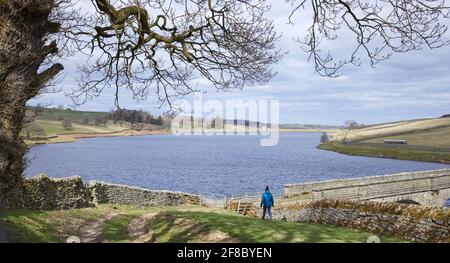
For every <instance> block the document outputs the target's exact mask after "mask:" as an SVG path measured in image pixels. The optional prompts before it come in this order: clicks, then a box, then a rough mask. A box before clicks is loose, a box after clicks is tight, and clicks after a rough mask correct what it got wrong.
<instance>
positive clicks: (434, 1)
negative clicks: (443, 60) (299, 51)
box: [286, 0, 450, 77]
mask: <svg viewBox="0 0 450 263" xmlns="http://www.w3.org/2000/svg"><path fill="white" fill-rule="evenodd" d="M286 1H287V2H291V3H292V5H293V7H294V9H293V10H292V12H291V15H290V16H289V21H290V22H293V20H294V16H295V14H296V13H297V12H298V11H299V10H300V9H308V10H309V11H310V12H311V13H312V23H311V26H310V27H309V28H308V31H307V34H306V36H305V37H304V38H298V39H297V41H298V42H299V43H300V44H301V46H302V48H303V50H304V51H305V52H308V53H309V59H310V60H312V61H313V62H314V64H315V71H316V72H317V73H318V74H320V75H322V76H329V77H336V76H339V69H341V68H342V66H344V65H345V64H353V65H360V64H361V59H360V58H361V57H366V58H367V59H368V60H369V63H370V64H371V65H372V66H374V65H375V64H376V63H378V62H380V61H383V60H386V59H388V58H389V57H391V56H392V54H393V53H402V52H407V51H411V50H417V49H421V48H423V47H424V46H425V47H429V48H439V47H442V46H444V45H447V44H448V43H449V42H448V41H446V40H444V39H443V35H444V34H445V33H446V32H447V29H448V26H447V25H448V22H447V23H446V22H445V21H443V19H447V18H449V12H450V8H449V5H448V3H447V2H448V1H446V0H377V1H374V0H333V1H324V0H286ZM345 33H348V34H350V36H353V37H354V38H355V45H354V46H350V47H348V49H349V54H348V57H347V58H346V59H345V58H344V59H336V58H334V57H333V56H332V55H331V53H330V52H329V51H326V50H325V51H323V50H321V45H323V43H324V42H325V43H326V42H327V41H333V40H336V39H337V38H338V34H341V35H344V34H345Z"/></svg>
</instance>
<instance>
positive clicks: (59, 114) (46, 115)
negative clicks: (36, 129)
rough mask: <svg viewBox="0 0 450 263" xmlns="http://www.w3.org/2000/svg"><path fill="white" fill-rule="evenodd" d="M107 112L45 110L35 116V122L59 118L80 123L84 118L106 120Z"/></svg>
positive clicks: (58, 119) (57, 119)
mask: <svg viewBox="0 0 450 263" xmlns="http://www.w3.org/2000/svg"><path fill="white" fill-rule="evenodd" d="M108 114H109V113H108V112H97V111H75V110H58V109H45V110H44V111H42V112H41V113H39V115H37V117H36V119H37V120H47V121H60V118H64V119H65V120H70V121H72V122H79V123H82V122H83V121H84V118H85V117H90V118H91V119H95V118H98V117H100V118H106V117H108Z"/></svg>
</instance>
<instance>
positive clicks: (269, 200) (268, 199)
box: [261, 191, 274, 207]
mask: <svg viewBox="0 0 450 263" xmlns="http://www.w3.org/2000/svg"><path fill="white" fill-rule="evenodd" d="M273 204H274V201H273V196H272V194H271V193H270V192H269V191H266V192H264V194H262V197H261V206H262V205H264V206H269V207H270V206H273Z"/></svg>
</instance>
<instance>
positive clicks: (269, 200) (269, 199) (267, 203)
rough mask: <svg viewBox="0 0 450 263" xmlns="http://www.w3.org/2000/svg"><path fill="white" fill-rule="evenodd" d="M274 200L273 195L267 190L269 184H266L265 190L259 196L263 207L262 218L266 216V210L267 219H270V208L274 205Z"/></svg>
mask: <svg viewBox="0 0 450 263" xmlns="http://www.w3.org/2000/svg"><path fill="white" fill-rule="evenodd" d="M274 204H275V202H274V201H273V195H272V194H271V193H270V191H269V186H266V190H265V191H264V194H262V197H261V205H260V207H263V214H262V219H264V218H265V217H266V211H267V213H268V214H269V219H270V220H272V212H271V211H270V209H271V208H272V207H273V206H274Z"/></svg>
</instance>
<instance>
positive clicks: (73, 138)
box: [25, 129, 339, 146]
mask: <svg viewBox="0 0 450 263" xmlns="http://www.w3.org/2000/svg"><path fill="white" fill-rule="evenodd" d="M279 131H280V132H281V133H293V132H300V133H322V132H327V133H330V134H333V133H337V132H339V130H327V129H279ZM161 134H172V132H171V131H170V130H169V129H161V130H132V129H124V130H122V131H116V132H107V133H67V134H56V135H54V136H52V137H50V138H49V139H38V140H25V143H26V144H27V145H28V146H33V145H42V144H56V143H70V142H77V141H78V140H79V139H87V138H109V137H129V136H144V135H161Z"/></svg>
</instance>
